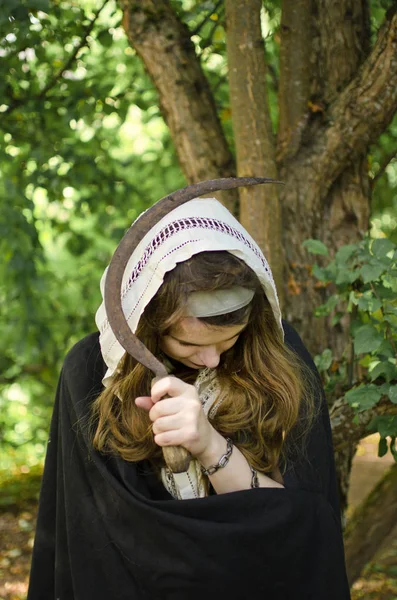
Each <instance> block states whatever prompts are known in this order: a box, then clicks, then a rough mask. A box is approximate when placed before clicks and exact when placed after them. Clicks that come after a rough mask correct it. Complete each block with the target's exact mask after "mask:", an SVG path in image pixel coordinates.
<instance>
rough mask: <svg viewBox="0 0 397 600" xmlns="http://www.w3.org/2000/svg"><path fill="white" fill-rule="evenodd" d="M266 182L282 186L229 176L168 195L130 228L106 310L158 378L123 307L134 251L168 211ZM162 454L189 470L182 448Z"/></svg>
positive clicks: (161, 370)
mask: <svg viewBox="0 0 397 600" xmlns="http://www.w3.org/2000/svg"><path fill="white" fill-rule="evenodd" d="M264 183H282V182H281V181H276V180H274V179H269V178H267V177H228V178H224V179H213V180H209V181H202V182H200V183H196V184H194V185H189V186H188V187H186V188H183V189H181V190H177V191H176V192H173V193H172V194H169V195H168V196H165V197H164V198H162V199H161V200H159V201H158V202H156V204H154V205H153V206H152V207H151V208H149V209H148V210H147V211H146V212H144V213H143V214H142V215H141V216H140V218H139V219H138V220H137V221H136V222H135V223H134V224H133V225H131V227H130V228H129V229H128V231H127V232H126V234H125V235H124V237H123V239H122V240H121V242H120V244H119V246H118V247H117V249H116V251H115V253H114V255H113V258H112V260H111V262H110V265H109V269H108V272H107V275H106V282H105V294H104V299H105V307H106V313H107V316H108V320H109V324H110V327H111V328H112V331H113V333H114V335H115V336H116V339H117V340H118V342H119V343H120V344H121V346H122V347H123V348H124V350H126V351H127V352H128V354H130V355H131V356H132V357H133V358H135V359H136V360H137V361H138V362H140V363H141V364H142V365H144V366H145V367H147V368H148V369H150V370H151V371H153V373H154V374H155V376H156V378H162V377H165V376H166V375H167V369H166V368H165V366H164V365H163V364H162V363H161V362H160V361H159V360H158V359H157V358H156V357H155V356H153V354H152V353H151V352H149V350H148V349H147V348H146V346H145V345H144V344H143V343H142V342H141V341H140V340H138V338H137V337H136V335H135V334H134V333H133V332H132V331H131V329H130V328H129V326H128V323H127V320H126V318H125V316H124V313H123V310H122V306H121V284H122V280H123V275H124V271H125V268H126V265H127V263H128V260H129V259H130V257H131V255H132V253H133V252H134V250H135V248H136V247H137V245H138V244H139V242H140V241H141V240H142V239H143V237H144V236H145V235H146V234H147V233H148V231H150V229H151V228H152V227H153V226H154V225H155V224H156V223H158V221H160V220H161V219H162V218H163V217H165V215H167V214H168V213H169V212H171V211H172V210H174V209H175V208H177V207H178V206H181V205H182V204H184V203H185V202H188V201H189V200H193V198H197V197H199V196H202V195H203V194H208V193H210V192H216V191H218V190H230V189H233V188H238V187H245V186H251V185H260V184H264ZM163 455H164V459H165V462H166V464H167V465H168V467H169V468H170V469H171V471H173V472H174V473H181V472H183V471H187V469H188V467H189V463H190V460H191V456H190V454H189V452H188V451H187V450H186V449H185V448H183V447H182V446H165V447H163Z"/></svg>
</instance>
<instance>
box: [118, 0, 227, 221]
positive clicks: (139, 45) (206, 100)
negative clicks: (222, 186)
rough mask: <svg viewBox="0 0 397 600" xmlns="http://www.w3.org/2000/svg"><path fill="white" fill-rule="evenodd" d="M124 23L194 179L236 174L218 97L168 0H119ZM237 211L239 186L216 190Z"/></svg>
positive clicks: (188, 173)
mask: <svg viewBox="0 0 397 600" xmlns="http://www.w3.org/2000/svg"><path fill="white" fill-rule="evenodd" d="M119 4H120V6H121V7H122V9H123V11H124V19H123V25H124V28H125V30H126V32H127V36H128V39H129V41H130V43H131V45H132V46H133V47H134V48H135V50H136V52H137V54H138V55H139V56H140V57H141V58H142V60H143V62H144V64H145V67H146V70H147V71H148V73H149V75H150V77H151V79H152V81H153V83H154V85H155V86H156V88H157V90H158V93H159V99H160V107H161V112H162V114H163V117H164V119H165V121H166V123H167V125H168V127H169V129H170V133H171V136H172V140H173V142H174V145H175V149H176V152H177V155H178V158H179V163H180V165H181V168H182V170H183V172H184V174H185V176H186V179H187V180H188V182H189V183H192V182H197V181H201V180H203V179H216V178H218V177H229V176H233V175H235V164H234V158H233V155H232V153H231V152H230V150H229V147H228V144H227V141H226V138H225V135H224V133H223V130H222V127H221V124H220V121H219V119H218V115H217V112H216V107H215V102H214V99H213V96H212V93H211V90H210V87H209V85H208V81H207V79H206V77H205V75H204V73H203V70H202V68H201V65H200V61H199V58H198V57H197V56H196V53H195V49H194V46H193V44H192V42H191V40H190V32H189V30H188V29H187V27H186V26H185V25H184V24H183V23H181V21H180V20H179V19H178V18H177V16H176V15H175V13H174V11H173V10H172V7H171V4H170V2H169V0H119ZM217 195H218V197H219V198H220V199H221V200H222V201H223V202H224V204H225V205H226V206H227V207H228V208H229V209H230V210H232V212H236V207H237V205H238V193H237V191H233V192H232V191H228V192H227V193H223V194H222V193H220V194H217Z"/></svg>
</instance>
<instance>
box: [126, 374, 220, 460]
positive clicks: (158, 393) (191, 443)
mask: <svg viewBox="0 0 397 600" xmlns="http://www.w3.org/2000/svg"><path fill="white" fill-rule="evenodd" d="M151 392H152V394H151V396H141V397H139V398H136V399H135V404H136V405H137V406H139V407H141V408H144V409H145V410H148V411H149V417H150V420H151V421H152V422H153V433H154V441H155V442H156V444H158V445H159V446H183V447H184V448H186V450H188V451H189V452H190V453H191V454H192V456H194V457H199V456H201V455H202V454H203V453H204V451H205V450H207V449H208V448H209V447H211V446H212V445H213V442H214V439H215V438H217V437H220V436H219V434H218V433H217V432H216V431H215V429H214V428H213V427H212V425H211V424H210V423H209V421H208V419H207V417H206V416H205V414H204V411H203V408H202V406H201V402H200V400H199V397H198V394H197V390H196V388H195V387H194V386H192V385H188V384H187V383H185V382H184V381H182V380H181V379H177V378H176V377H172V376H168V377H163V378H162V379H159V380H158V381H156V383H154V384H153V386H152V390H151ZM167 395H168V396H170V398H165V399H164V400H162V398H163V397H164V396H167Z"/></svg>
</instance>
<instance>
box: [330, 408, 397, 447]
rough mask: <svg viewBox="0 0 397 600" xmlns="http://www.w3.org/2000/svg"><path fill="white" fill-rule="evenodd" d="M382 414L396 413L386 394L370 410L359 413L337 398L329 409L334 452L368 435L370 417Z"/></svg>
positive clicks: (396, 409) (396, 410)
mask: <svg viewBox="0 0 397 600" xmlns="http://www.w3.org/2000/svg"><path fill="white" fill-rule="evenodd" d="M384 415H397V404H393V403H392V402H391V401H390V400H389V398H387V397H386V396H384V397H382V398H381V400H380V401H379V402H378V404H376V406H374V407H373V408H371V409H370V410H366V411H363V412H360V413H356V411H355V410H354V409H353V408H351V406H349V405H348V404H347V403H346V402H345V400H344V399H343V398H339V399H338V400H337V401H336V402H335V403H334V405H333V406H332V408H331V410H330V417H331V427H332V438H333V443H334V450H335V452H339V451H341V450H343V449H345V448H347V447H348V446H350V445H354V444H356V443H357V442H359V441H360V440H361V439H362V438H364V437H366V436H367V435H369V434H370V431H368V425H369V424H370V422H371V421H372V419H373V418H374V417H379V416H384ZM354 417H356V418H354Z"/></svg>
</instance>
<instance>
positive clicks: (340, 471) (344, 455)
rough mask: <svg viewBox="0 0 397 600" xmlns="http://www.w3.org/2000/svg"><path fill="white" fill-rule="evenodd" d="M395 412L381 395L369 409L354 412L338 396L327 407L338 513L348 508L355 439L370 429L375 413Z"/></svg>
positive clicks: (361, 437)
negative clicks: (336, 484) (335, 469)
mask: <svg viewBox="0 0 397 600" xmlns="http://www.w3.org/2000/svg"><path fill="white" fill-rule="evenodd" d="M384 415H397V405H396V404H393V403H392V402H391V401H390V400H389V399H388V398H387V397H383V398H382V399H381V400H380V402H378V404H376V405H375V406H374V407H373V408H371V409H370V410H366V411H363V412H361V413H358V414H356V412H355V411H354V410H353V409H352V408H351V407H350V406H349V405H348V404H347V403H346V402H345V400H344V399H343V398H339V399H338V400H337V401H336V402H335V403H334V404H333V406H332V408H331V410H330V418H331V428H332V440H333V445H334V452H335V463H336V468H337V481H338V493H339V502H340V508H341V513H342V515H344V513H345V511H346V508H347V505H348V503H347V500H348V494H349V482H350V471H351V467H352V462H353V458H354V455H355V453H356V450H357V446H358V443H359V442H360V440H362V439H363V438H364V437H366V436H367V435H369V434H370V433H371V432H370V431H369V430H368V425H369V424H370V422H371V421H372V419H373V418H374V417H376V416H384Z"/></svg>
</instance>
